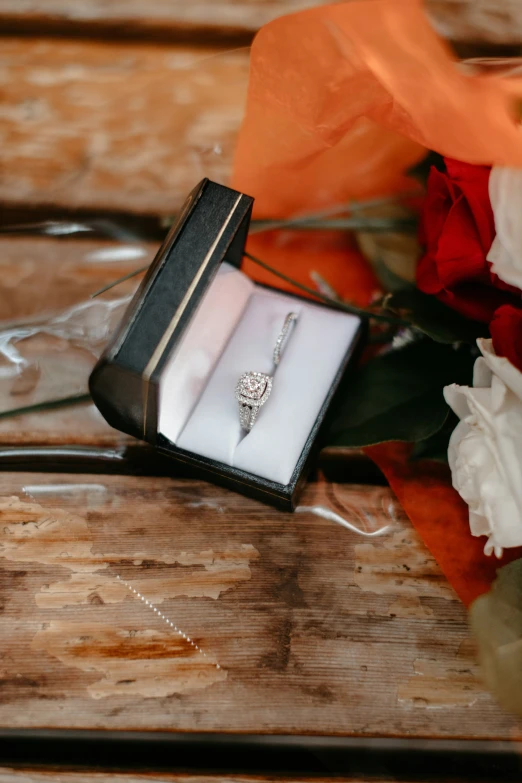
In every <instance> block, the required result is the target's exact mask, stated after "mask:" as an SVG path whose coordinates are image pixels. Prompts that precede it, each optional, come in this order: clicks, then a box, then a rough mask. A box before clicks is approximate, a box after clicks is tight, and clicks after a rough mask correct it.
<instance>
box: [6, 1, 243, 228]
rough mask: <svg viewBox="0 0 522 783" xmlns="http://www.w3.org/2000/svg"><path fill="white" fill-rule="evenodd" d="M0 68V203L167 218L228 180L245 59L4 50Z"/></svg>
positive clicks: (111, 47)
mask: <svg viewBox="0 0 522 783" xmlns="http://www.w3.org/2000/svg"><path fill="white" fill-rule="evenodd" d="M187 5H188V4H187ZM0 67H1V73H2V84H1V87H0V95H1V101H2V115H1V118H0V134H1V137H2V145H1V146H0V167H1V168H2V177H1V178H0V201H4V202H6V203H9V204H11V205H42V204H43V205H60V206H66V207H67V208H78V207H82V208H95V209H97V210H100V211H101V210H104V209H106V210H113V211H114V210H122V211H126V212H140V213H144V214H145V213H153V214H160V215H169V214H172V213H173V212H175V211H176V210H177V209H178V207H179V206H180V204H181V203H182V202H183V201H184V199H185V198H186V195H187V193H188V192H189V191H190V190H191V189H192V188H193V187H194V184H195V183H196V182H198V181H199V180H200V179H201V178H202V177H203V176H208V177H210V178H211V179H214V180H217V181H219V182H223V181H224V180H226V178H227V176H228V173H229V171H230V166H231V157H232V153H233V149H234V142H235V135H236V133H237V130H238V127H239V123H240V120H241V116H242V107H243V102H244V94H245V90H246V83H247V74H248V52H247V50H239V51H234V52H229V53H226V52H223V51H221V50H219V49H216V48H206V49H202V48H197V47H196V48H195V47H192V48H191V47H172V46H154V47H152V46H147V45H143V44H133V45H130V44H125V43H99V42H98V43H95V42H92V41H60V42H59V45H57V42H56V40H53V39H16V38H11V39H9V38H4V39H2V49H1V54H0Z"/></svg>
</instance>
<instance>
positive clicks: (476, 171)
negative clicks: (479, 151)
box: [417, 158, 520, 323]
mask: <svg viewBox="0 0 522 783" xmlns="http://www.w3.org/2000/svg"><path fill="white" fill-rule="evenodd" d="M445 164H446V171H445V172H441V171H438V170H437V169H436V168H432V169H431V171H430V175H429V178H428V188H427V193H426V199H425V202H424V207H423V211H422V215H421V226H420V239H421V242H422V244H423V245H424V247H425V254H424V256H423V258H421V260H420V262H419V265H418V268H417V285H418V287H419V288H420V290H421V291H424V293H426V294H434V295H435V296H436V297H437V298H438V299H440V300H441V301H442V302H444V303H445V304H447V305H448V306H449V307H452V308H453V309H454V310H457V311H458V312H459V313H461V314H462V315H464V316H466V317H467V318H472V319H474V320H476V321H486V322H488V323H489V321H491V319H492V317H493V313H494V312H495V310H497V309H498V308H499V307H500V306H501V305H503V304H506V303H514V302H515V301H516V300H517V299H520V292H517V290H516V289H515V288H513V287H512V286H509V285H507V284H506V283H503V282H502V281H501V280H500V279H499V278H498V277H497V276H496V275H494V274H493V273H492V272H491V268H490V264H489V262H488V261H486V256H487V254H488V252H489V250H490V248H491V245H492V243H493V239H494V238H495V222H494V218H493V211H492V209H491V203H490V200H489V192H488V182H489V173H490V168H489V167H488V166H473V165H471V164H469V163H460V162H459V161H456V160H451V159H448V158H446V159H445ZM517 294H518V296H516V295H517Z"/></svg>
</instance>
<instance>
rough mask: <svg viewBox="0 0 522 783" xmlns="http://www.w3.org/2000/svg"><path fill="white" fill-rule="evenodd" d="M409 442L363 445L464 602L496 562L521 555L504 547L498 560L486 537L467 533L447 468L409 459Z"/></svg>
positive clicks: (485, 584)
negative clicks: (488, 550) (486, 549)
mask: <svg viewBox="0 0 522 783" xmlns="http://www.w3.org/2000/svg"><path fill="white" fill-rule="evenodd" d="M410 450H411V447H410V446H409V445H408V444H405V443H382V444H380V445H379V446H370V447H369V448H367V449H365V452H366V454H368V456H369V457H370V458H371V459H372V460H373V461H374V462H375V463H376V464H377V465H378V466H379V468H380V469H381V470H382V472H383V473H384V475H385V476H386V478H387V480H388V482H389V484H390V487H391V488H392V489H393V491H394V492H395V494H396V495H397V498H398V499H399V502H400V504H401V505H402V507H403V509H404V510H405V512H406V513H407V515H408V516H409V518H410V519H411V521H412V524H413V526H414V528H415V529H416V531H417V532H418V533H419V535H420V537H421V538H422V540H423V541H424V543H425V544H426V546H427V547H428V549H429V550H430V552H431V553H432V555H433V557H434V558H435V560H436V561H437V563H438V564H439V565H440V567H441V569H442V571H443V572H444V574H445V576H446V578H447V579H448V581H449V582H450V584H451V585H452V587H453V588H454V590H455V592H456V593H457V595H458V596H459V598H460V599H461V600H462V602H463V603H464V604H465V605H466V606H469V604H470V603H471V602H472V601H473V600H474V599H475V598H477V597H478V596H479V595H481V594H482V593H485V592H486V591H487V590H488V589H489V586H490V585H491V582H492V581H493V579H494V578H495V574H496V571H497V568H500V567H501V566H503V565H506V564H507V563H509V562H511V561H512V560H516V559H517V558H518V557H522V550H521V549H508V550H506V551H505V552H504V555H503V557H502V558H501V559H500V560H499V559H497V558H496V557H495V556H494V555H492V556H491V557H487V556H486V555H485V554H484V544H485V542H486V539H485V538H484V537H480V538H475V537H474V536H472V535H471V533H470V530H469V522H468V507H467V505H466V504H465V503H464V501H463V500H461V498H460V497H459V495H458V494H457V493H456V492H455V490H454V489H453V487H452V486H451V476H450V471H449V468H448V467H446V466H445V465H441V464H438V463H436V462H429V461H421V462H410V461H409V459H408V456H409V452H410Z"/></svg>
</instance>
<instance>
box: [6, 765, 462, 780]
mask: <svg viewBox="0 0 522 783" xmlns="http://www.w3.org/2000/svg"><path fill="white" fill-rule="evenodd" d="M393 779H394V781H395V783H401V781H400V780H398V779H397V778H395V777H394V778H393ZM109 780H110V783H277V781H280V782H281V783H283V781H287V780H290V779H289V778H273V777H270V778H267V777H251V776H246V775H242V776H238V775H226V776H224V775H223V776H221V775H220V776H218V775H208V776H207V775H168V774H161V773H142V774H140V773H134V774H133V773H128V774H125V773H110V774H108V773H106V772H88V771H87V772H85V771H84V772H71V771H67V770H66V771H64V770H61V769H57V770H54V771H53V770H39V769H36V770H35V769H16V768H9V767H3V768H0V783H107V781H109ZM291 780H292V781H293V783H333V780H335V783H364V781H363V780H362V779H361V778H359V777H357V778H354V777H349V778H347V777H338V776H335V778H318V777H313V778H303V777H299V778H291ZM387 780H389V778H387ZM367 781H368V778H366V782H367ZM372 783H384V779H382V780H379V779H378V778H376V777H373V776H372ZM402 783H404V781H403V782H402ZM409 783H419V782H417V781H415V780H411V779H410V781H409ZM446 783H451V781H446Z"/></svg>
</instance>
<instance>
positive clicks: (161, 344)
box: [142, 193, 243, 437]
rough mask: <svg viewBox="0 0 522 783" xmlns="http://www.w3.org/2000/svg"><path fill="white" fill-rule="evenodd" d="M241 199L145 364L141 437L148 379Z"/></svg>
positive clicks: (145, 420) (144, 420)
mask: <svg viewBox="0 0 522 783" xmlns="http://www.w3.org/2000/svg"><path fill="white" fill-rule="evenodd" d="M242 197H243V194H242V193H241V194H240V195H239V196H238V197H237V199H236V202H235V204H234V206H233V207H232V209H231V210H230V212H229V213H228V216H227V218H226V220H225V222H224V223H223V225H222V226H221V228H220V230H219V232H218V235H217V236H216V238H215V240H214V242H213V243H212V245H211V246H210V248H209V250H208V253H207V255H206V256H205V258H204V259H203V261H202V263H201V266H200V268H199V270H198V273H197V274H196V276H195V277H194V280H193V281H192V283H191V284H190V286H189V288H188V289H187V292H186V294H185V296H184V297H183V300H182V302H181V304H180V306H179V307H178V309H177V310H176V312H175V313H174V316H173V318H172V320H171V322H170V323H169V325H168V326H167V328H166V329H165V332H164V333H163V336H162V338H161V340H160V341H159V343H158V344H157V346H156V348H155V350H154V352H153V354H152V356H151V357H150V359H149V363H148V364H147V366H146V367H145V369H144V371H143V374H142V379H143V437H146V435H147V408H148V402H149V382H150V378H151V376H152V373H153V372H154V370H155V369H156V367H157V366H158V363H159V361H160V359H161V357H162V356H163V354H164V352H165V349H166V348H167V345H168V344H169V342H170V338H171V337H172V335H173V334H174V331H175V329H176V326H177V325H178V323H179V321H180V319H181V316H182V315H183V313H184V312H185V310H186V307H187V305H188V303H189V302H190V300H191V298H192V295H193V293H194V291H195V290H196V287H197V285H198V283H199V281H200V280H201V278H202V276H203V273H204V272H205V269H206V268H207V266H208V264H209V262H210V259H211V258H212V256H213V255H214V252H215V250H216V247H217V245H218V242H219V240H220V239H221V237H222V236H223V234H224V233H225V230H226V228H227V226H228V224H229V223H230V221H231V219H232V216H233V214H234V212H235V211H236V209H237V206H238V204H239V202H240V201H241V199H242Z"/></svg>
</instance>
